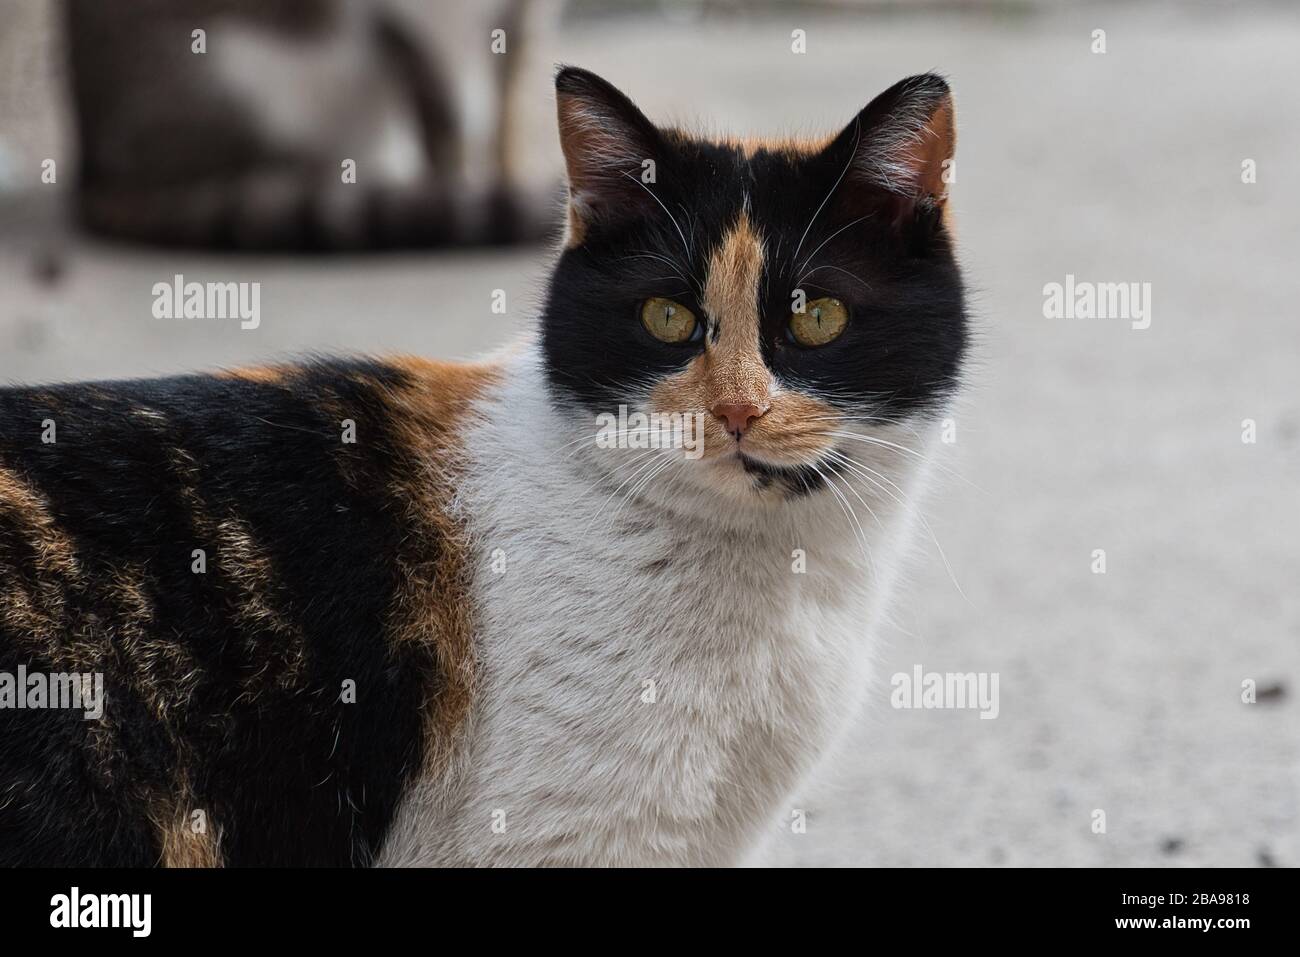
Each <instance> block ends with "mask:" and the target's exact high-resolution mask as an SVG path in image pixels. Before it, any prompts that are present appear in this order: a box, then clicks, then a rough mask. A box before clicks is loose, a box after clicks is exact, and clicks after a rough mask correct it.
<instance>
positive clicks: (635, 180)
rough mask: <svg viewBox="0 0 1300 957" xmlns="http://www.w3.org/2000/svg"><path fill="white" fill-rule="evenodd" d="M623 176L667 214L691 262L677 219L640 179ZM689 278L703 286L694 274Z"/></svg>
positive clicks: (687, 245)
mask: <svg viewBox="0 0 1300 957" xmlns="http://www.w3.org/2000/svg"><path fill="white" fill-rule="evenodd" d="M623 175H624V176H626V177H627V178H628V179H630V180H631V181H632V182H634V183H636V184H637V185H638V186H640V187H641V188H642V189H643V190H645V191H646V193H647V194H648V195H649V196H650V198H651V199H653V200H654V201H655V202H656V203H658V204H659V208H660V209H662V210H663V211H664V212H665V213H667V215H668V218H669V219H670V220H672V224H673V228H674V229H675V230H677V235H678V236H680V237H681V240H682V249H683V250H685V252H686V261H687V262H688V263H689V262H690V261H691V244H690V243H688V242H687V241H686V234H685V233H684V232H682V227H681V226H680V225H678V223H677V217H676V216H674V215H673V214H672V210H670V209H669V208H668V207H667V206H665V205H664V202H663V200H661V199H660V198H659V197H658V196H656V195H655V193H654V190H652V189H651V188H650V187H649V186H647V185H646V184H645V183H643V182H641V178H640V177H639V176H633V175H632V174H631V173H629V172H628V171H627V170H623ZM691 278H693V279H695V281H696V283H698V284H699V285H701V286H702V285H704V284H703V283H701V282H700V280H699V279H698V278H696V277H695V275H694V273H692V274H691Z"/></svg>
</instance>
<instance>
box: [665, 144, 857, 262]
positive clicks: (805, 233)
mask: <svg viewBox="0 0 1300 957" xmlns="http://www.w3.org/2000/svg"><path fill="white" fill-rule="evenodd" d="M861 138H862V120H861V119H858V118H855V119H854V121H853V149H851V150H850V151H849V161H848V162H847V163H845V164H844V169H842V170H841V171H840V175H839V176H838V177H837V178H836V180H835V183H834V185H832V186H831V190H830V192H829V193H827V194H826V198H825V199H823V200H822V201H821V204H820V205H819V206H818V207H817V209H816V210H814V211H813V214H812V219H810V220H808V225H807V226H806V227H804V231H803V235H802V236H800V237H799V245H797V246H795V247H794V253H793V254H792V255H791V256H790V260H791V262H793V261H794V260H796V259H798V258H799V250H801V249H803V244H804V240H806V239H807V238H808V231H809V230H811V229H812V228H813V223H815V222H817V217H818V216H820V215H821V212H822V210H823V209H824V208H825V206H826V204H827V203H828V202H830V199H831V197H832V196H834V195H835V191H836V190H837V189H839V188H840V183H841V182H843V180H844V177H845V176H846V175H847V174H848V172H849V170H850V169H852V168H853V160H854V159H855V158H856V157H857V155H858V141H859V140H860V139H861ZM652 195H653V194H652Z"/></svg>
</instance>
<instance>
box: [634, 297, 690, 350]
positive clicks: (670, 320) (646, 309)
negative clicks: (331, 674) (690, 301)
mask: <svg viewBox="0 0 1300 957" xmlns="http://www.w3.org/2000/svg"><path fill="white" fill-rule="evenodd" d="M641 324H642V325H644V326H645V327H646V328H647V329H648V330H650V335H652V336H654V337H655V338H656V339H658V340H659V341H660V342H687V341H688V340H689V339H690V338H691V336H693V335H694V334H695V325H696V320H695V313H693V312H691V311H690V310H689V309H687V308H686V307H685V306H683V305H682V304H681V303H676V302H673V301H672V300H671V299H659V298H654V299H647V300H646V301H645V302H644V303H642V305H641Z"/></svg>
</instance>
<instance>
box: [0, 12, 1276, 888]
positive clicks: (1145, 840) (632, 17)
mask: <svg viewBox="0 0 1300 957" xmlns="http://www.w3.org/2000/svg"><path fill="white" fill-rule="evenodd" d="M0 23H3V24H4V26H3V27H2V28H0V283H2V284H3V290H4V294H3V296H0V382H3V383H16V382H38V381H54V380H66V379H85V378H97V377H123V376H140V375H153V374H160V373H168V372H176V371H182V370H191V369H211V368H216V367H221V366H230V365H235V364H244V363H249V362H258V361H264V360H266V359H269V358H273V357H285V356H292V355H294V354H300V353H303V352H306V351H364V352H370V353H383V352H390V351H405V352H415V353H421V354H424V355H429V356H438V357H452V358H455V357H469V356H472V355H474V354H476V353H478V352H480V351H483V350H486V349H490V348H493V347H495V346H497V345H499V344H501V343H503V342H505V341H507V340H508V339H509V338H510V337H512V336H514V335H517V334H519V333H520V332H522V331H524V330H526V329H527V328H528V326H529V323H530V317H531V316H532V315H533V314H534V312H535V307H536V304H537V302H538V300H539V297H540V292H541V288H542V283H543V282H544V281H545V277H546V273H547V269H548V264H549V263H550V262H551V261H552V259H553V257H554V254H555V243H556V240H555V238H554V230H555V227H556V223H557V221H558V214H559V205H558V196H559V195H560V194H559V192H558V190H559V184H560V182H561V173H562V169H561V163H560V156H559V151H558V144H557V140H556V136H555V133H554V130H553V123H554V104H553V93H552V89H551V79H550V78H551V74H552V72H553V69H554V64H555V63H557V62H565V63H573V64H577V65H580V66H584V67H587V68H589V69H592V70H595V71H596V72H598V73H601V74H602V75H604V76H605V77H607V78H608V79H610V80H611V81H612V82H614V83H615V84H616V85H618V86H619V87H621V88H622V89H623V90H625V91H626V92H627V93H628V94H629V95H630V96H632V98H633V99H634V100H636V101H637V102H638V103H639V104H640V105H641V106H642V108H643V109H645V110H646V111H647V113H648V114H649V115H650V116H651V117H652V118H654V119H656V120H659V121H675V122H688V123H691V124H693V125H695V126H697V127H703V128H705V129H710V130H716V131H719V132H724V131H726V132H735V133H746V134H749V133H757V134H764V133H782V132H807V133H820V132H831V131H835V130H838V129H840V128H841V127H842V126H843V125H844V124H845V123H846V122H848V120H849V119H850V118H851V117H852V116H853V115H854V113H855V112H856V111H857V110H858V109H859V108H861V107H862V106H863V105H864V104H865V103H866V102H867V101H868V100H869V99H871V97H872V96H874V95H875V94H876V93H878V92H880V91H881V90H883V89H884V88H886V87H887V86H889V85H890V84H892V83H893V82H895V81H896V80H898V79H900V78H901V77H903V76H906V75H909V74H913V73H918V72H922V71H926V70H937V71H939V72H941V73H943V74H945V75H946V76H947V77H948V79H949V81H950V83H951V85H952V87H953V90H954V92H955V95H956V100H957V109H958V126H959V137H958V143H959V146H958V150H957V177H956V182H955V184H954V185H953V189H952V197H953V199H952V203H953V206H954V212H955V217H956V228H957V234H958V239H959V243H960V247H961V258H962V260H963V263H964V265H965V267H966V270H967V275H968V278H969V282H970V285H971V290H972V305H973V310H974V313H975V318H976V322H977V327H978V335H979V342H978V345H977V352H976V356H975V360H974V361H973V363H972V365H971V369H970V380H971V387H970V389H969V390H968V394H967V396H966V398H965V400H964V403H963V405H962V406H961V408H960V409H959V412H958V415H957V417H956V439H957V440H956V442H955V443H953V444H951V445H949V446H943V447H942V454H943V456H944V457H945V461H944V462H943V467H944V469H943V470H944V473H945V474H944V477H943V478H942V479H941V481H940V483H939V486H940V487H939V488H938V489H937V491H936V494H934V495H933V496H932V498H931V500H930V502H929V504H928V507H927V510H926V516H927V519H928V522H929V525H930V527H931V529H932V530H933V537H931V536H930V535H928V534H926V533H925V532H924V530H922V535H921V539H920V542H919V545H918V549H917V554H916V557H915V560H914V562H913V567H912V570H911V574H910V576H909V577H908V581H907V584H906V587H905V588H904V590H903V592H902V594H901V595H900V601H899V602H898V604H897V610H896V614H895V616H894V617H895V621H894V623H893V624H892V625H891V626H890V627H889V629H888V630H887V633H886V634H885V635H884V636H883V637H884V645H883V648H882V651H881V654H880V672H879V682H878V687H877V688H874V689H873V693H872V696H871V697H872V706H871V707H870V709H869V710H868V712H867V713H866V714H865V715H864V716H863V717H862V720H861V721H860V722H859V725H858V727H857V729H856V730H855V733H854V734H853V735H852V737H851V739H850V740H849V741H847V742H846V743H845V747H844V748H843V749H842V750H841V751H840V752H839V753H838V754H837V755H836V756H835V757H834V759H833V760H831V761H829V762H828V763H827V766H826V767H825V769H824V771H823V773H821V774H820V775H819V776H818V779H817V780H816V781H815V782H810V783H809V785H808V787H807V788H806V790H805V792H804V793H801V794H800V795H798V798H797V800H798V805H797V806H799V807H801V809H803V810H805V811H806V812H807V814H808V827H807V831H806V833H799V834H796V833H791V832H790V830H789V829H788V827H784V828H783V827H780V826H779V825H777V824H774V825H773V837H774V840H773V843H772V846H771V848H770V849H769V850H768V852H767V853H766V854H765V855H764V857H763V860H764V861H765V862H768V863H775V864H792V865H820V864H844V865H855V864H871V865H917V864H926V865H936V864H937V865H1002V864H1006V865H1138V864H1169V865H1187V866H1197V865H1199V866H1205V865H1246V866H1255V865H1258V866H1272V865H1283V866H1295V865H1297V864H1300V753H1298V751H1300V733H1298V732H1300V707H1298V705H1297V701H1296V694H1297V690H1298V688H1297V682H1298V680H1300V598H1298V597H1297V592H1296V587H1295V586H1296V583H1297V580H1298V579H1300V574H1298V573H1300V554H1298V552H1297V547H1296V542H1297V540H1300V508H1298V507H1297V505H1298V503H1297V490H1298V489H1300V482H1298V480H1300V388H1297V382H1298V381H1300V376H1298V374H1297V373H1298V371H1300V317H1298V316H1297V314H1296V313H1297V309H1296V305H1295V303H1296V291H1295V276H1296V265H1295V264H1296V261H1297V258H1298V256H1300V230H1298V229H1297V226H1296V216H1297V210H1298V209H1300V204H1297V199H1300V187H1298V186H1297V172H1298V170H1297V158H1298V157H1300V124H1297V119H1300V60H1297V57H1296V50H1297V49H1300V8H1297V6H1296V5H1295V4H1293V3H1282V2H1278V3H1267V2H1256V3H1249V2H1239V3H1183V4H1175V3H1164V2H1130V3H1113V4H1112V3H1097V4H1087V3H1066V2H1064V0H1062V2H1049V0H1008V2H979V0H971V2H957V0H948V2H938V3H929V2H918V3H904V2H872V0H841V2H825V3H812V4H804V3H775V2H773V3H755V4H750V3H740V2H684V0H683V2H670V0H663V2H658V3H648V2H645V3H642V2H598V0H573V2H569V3H565V2H562V0H546V2H543V0H536V2H531V3H529V2H519V0H501V2H470V0H457V2H453V0H430V2H423V3H421V2H415V0H393V2H389V3H378V2H376V3H361V2H347V3H344V2H339V3H328V2H323V0H321V2H270V0H267V2H261V3H257V2H240V0H210V2H209V0H167V2H164V0H113V2H102V3H101V2H79V0H72V2H71V3H69V4H63V3H54V2H40V0H0ZM195 30H201V31H202V34H201V36H199V35H195V34H194V31H195ZM498 30H499V31H504V32H503V33H500V34H497V33H495V32H494V31H498ZM795 31H803V33H802V36H803V38H804V42H805V43H806V52H802V53H798V52H795V50H794V49H793V48H792V47H793V46H795V45H797V41H796V36H797V35H796V33H795ZM1096 31H1104V33H1103V34H1102V35H1100V36H1099V35H1098V34H1097V32H1096ZM1099 39H1100V40H1101V41H1102V43H1103V44H1104V51H1105V52H1101V51H1100V50H1099V49H1098V40H1099ZM200 40H201V41H202V45H203V46H204V49H203V51H202V52H199V51H198V50H197V49H196V47H195V44H196V43H199V42H200ZM502 43H504V46H501V44H502ZM494 44H495V45H496V47H497V48H496V49H495V50H494ZM346 160H351V161H352V162H353V163H354V169H355V180H356V181H355V182H352V183H349V182H344V181H343V170H344V165H343V164H344V162H345V161H346ZM1247 161H1251V162H1247ZM1246 169H1250V170H1253V177H1252V176H1250V175H1244V174H1243V171H1244V170H1246ZM1252 178H1253V181H1246V180H1249V179H1252ZM175 274H183V275H184V276H185V277H186V279H187V280H197V281H221V282H226V281H257V282H260V283H261V286H262V292H261V297H262V298H261V322H260V325H259V327H258V328H257V329H255V330H242V329H240V327H239V324H238V323H228V322H212V321H202V320H199V321H180V320H159V319H155V318H153V315H152V311H151V307H152V304H153V294H152V292H151V290H152V287H153V285H154V283H156V282H160V281H161V282H170V281H171V280H172V277H173V276H174V275H175ZM1067 274H1072V275H1074V276H1076V277H1078V278H1079V279H1081V280H1090V281H1096V282H1142V283H1150V284H1151V290H1152V297H1151V325H1150V328H1148V329H1144V330H1138V329H1133V328H1131V325H1130V323H1129V322H1128V321H1125V320H1104V319H1048V318H1045V316H1044V310H1043V300H1044V288H1043V287H1044V286H1045V285H1046V284H1048V283H1053V282H1064V281H1065V277H1066V275H1067ZM496 290H504V291H505V293H506V303H507V309H506V312H505V314H499V313H495V312H493V310H492V303H493V301H494V299H493V297H494V291H496ZM1246 420H1250V422H1251V423H1253V428H1254V441H1253V442H1247V441H1243V433H1244V432H1245V433H1248V432H1249V431H1250V427H1249V426H1248V425H1246V424H1244V423H1245V422H1246ZM940 547H941V548H942V553H943V555H946V563H945V561H944V559H943V558H942V557H941V554H940ZM1097 549H1104V550H1105V553H1106V571H1105V573H1104V574H1097V573H1095V572H1094V570H1093V569H1094V567H1095V560H1094V557H1093V556H1094V551H1095V550H1097ZM949 569H950V570H949ZM958 586H960V587H958ZM917 664H920V665H922V666H923V668H924V669H925V670H926V671H938V672H971V671H973V672H996V673H998V674H999V675H1000V699H1001V700H1000V714H999V716H998V717H997V719H996V720H980V719H979V717H978V715H977V713H975V712H974V711H906V710H894V709H892V708H891V707H890V705H889V694H890V684H889V678H890V676H891V675H892V674H894V673H896V672H907V673H911V671H912V669H913V667H914V666H915V665H917ZM1247 681H1250V682H1254V687H1255V689H1256V695H1255V701H1254V703H1245V702H1243V700H1242V697H1243V691H1242V689H1243V682H1247ZM1097 810H1102V811H1104V812H1105V817H1106V829H1105V833H1096V832H1095V831H1094V827H1093V822H1094V820H1095V819H1096V818H1095V814H1094V812H1095V811H1097Z"/></svg>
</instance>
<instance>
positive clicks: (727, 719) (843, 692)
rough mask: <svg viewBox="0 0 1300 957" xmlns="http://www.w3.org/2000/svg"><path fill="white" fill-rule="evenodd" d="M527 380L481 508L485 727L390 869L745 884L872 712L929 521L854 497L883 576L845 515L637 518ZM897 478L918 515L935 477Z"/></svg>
mask: <svg viewBox="0 0 1300 957" xmlns="http://www.w3.org/2000/svg"><path fill="white" fill-rule="evenodd" d="M515 362H516V368H514V369H513V370H512V372H511V374H510V375H509V377H508V381H509V382H510V383H511V384H510V385H509V386H508V387H507V394H506V395H504V396H502V397H501V398H500V399H498V400H495V401H494V402H493V404H492V406H491V407H490V408H489V410H488V415H487V421H486V422H485V423H484V425H483V426H482V427H481V428H480V429H479V430H478V431H477V432H476V433H475V435H474V436H473V438H472V440H471V443H470V451H471V454H472V456H473V458H474V462H475V465H474V471H473V478H472V480H471V481H470V482H469V483H468V484H467V487H466V488H465V489H464V491H463V495H462V501H461V505H462V507H463V508H464V510H465V513H466V515H467V516H468V519H469V523H470V528H471V531H472V534H473V547H474V549H475V554H474V556H473V563H474V566H475V568H476V573H475V574H476V581H475V595H476V599H477V615H478V626H479V631H478V635H477V641H478V646H479V650H480V655H481V662H482V669H483V672H482V683H481V686H480V693H479V695H478V698H477V701H476V704H475V706H474V712H473V718H472V727H471V729H470V732H469V738H468V741H467V744H466V747H465V749H464V753H463V755H462V759H461V761H460V762H458V767H457V771H456V773H455V774H454V775H452V777H451V779H450V780H449V781H448V782H447V783H446V784H445V785H443V784H442V783H436V784H435V783H434V782H428V783H427V785H426V786H423V787H419V788H416V789H415V790H414V791H413V793H412V794H411V795H410V796H409V797H408V798H407V799H406V801H405V802H404V804H403V806H402V808H401V809H400V811H399V814H398V818H397V820H396V822H395V824H394V827H393V829H392V832H391V833H390V836H389V839H388V841H387V842H386V844H385V847H384V849H383V853H382V855H381V858H380V863H381V864H444V863H447V864H522V865H533V864H546V863H552V864H645V865H654V864H678V865H693V864H731V863H736V862H738V861H739V860H740V859H741V858H742V857H743V855H744V854H745V853H746V852H747V851H748V850H749V849H751V848H752V847H753V845H754V844H755V842H756V841H758V840H759V839H760V838H761V836H762V834H763V832H764V831H765V830H767V829H768V828H769V827H772V826H774V825H775V822H776V820H777V818H778V816H782V817H786V818H788V814H789V812H788V809H786V808H785V807H784V806H783V801H784V800H785V799H786V798H787V796H788V795H789V794H790V792H791V790H792V789H793V788H794V787H795V786H796V785H797V784H798V782H799V780H800V779H801V777H802V776H803V775H804V774H805V773H806V772H807V771H808V770H809V769H810V768H811V767H812V766H813V765H814V764H815V762H816V761H817V760H818V759H819V758H820V757H821V756H822V755H823V754H824V752H825V751H826V750H827V749H828V748H829V747H830V746H831V745H832V744H833V742H834V740H835V738H836V737H837V735H838V734H839V733H840V732H841V731H842V730H843V729H844V728H845V727H846V726H847V725H848V724H849V723H850V722H851V721H852V719H853V718H854V716H855V715H856V713H857V711H858V710H859V706H860V704H861V699H862V697H863V695H864V693H865V692H866V690H867V687H868V681H869V677H870V666H871V657H872V641H873V630H874V625H875V622H876V620H877V618H878V617H879V615H880V612H881V606H882V604H883V602H884V601H885V599H886V597H887V593H888V591H889V585H890V582H891V580H892V578H893V572H894V569H895V568H896V567H897V565H898V558H899V555H898V552H899V549H900V548H901V547H902V545H903V541H904V539H905V533H906V525H907V524H908V519H909V515H908V512H909V510H908V509H906V508H904V507H902V505H901V503H899V502H894V501H892V500H891V499H889V498H886V497H885V496H883V495H881V494H880V493H879V492H878V490H868V489H865V488H861V487H858V488H856V494H858V495H861V497H862V499H865V500H866V502H869V503H871V509H872V511H873V512H874V513H875V516H876V518H875V519H874V520H873V519H869V518H867V517H866V515H865V514H864V515H863V516H862V519H863V524H862V530H863V532H864V533H865V537H866V540H867V543H868V545H869V548H870V554H871V563H872V566H873V570H872V571H870V572H869V571H868V570H867V568H866V562H865V561H864V559H863V552H862V550H861V545H860V544H859V541H858V538H857V537H855V532H856V526H855V525H854V524H853V523H852V522H851V521H850V520H849V519H848V518H847V517H846V515H845V514H844V512H843V511H841V509H840V507H839V504H838V503H837V499H836V497H835V496H832V495H829V494H826V493H825V492H822V493H819V494H816V495H814V496H811V497H809V498H806V499H799V500H795V501H793V502H791V503H790V505H789V506H788V507H784V506H777V507H775V508H773V509H772V510H771V511H770V512H765V513H763V514H762V515H761V516H754V517H752V518H751V519H750V520H747V521H736V522H728V521H723V520H720V513H719V512H718V509H720V508H730V507H732V506H724V505H720V504H719V503H716V502H701V503H696V502H686V503H680V502H672V501H670V500H667V499H665V500H664V501H661V502H656V501H654V498H655V495H654V493H653V492H651V494H650V501H649V502H647V503H641V502H637V503H628V504H623V503H622V493H619V494H617V495H613V496H612V497H611V493H613V492H614V490H615V488H616V487H617V485H618V482H617V481H615V482H613V483H610V484H600V483H597V482H595V481H593V479H592V477H591V476H590V475H587V477H586V480H583V478H582V476H584V471H583V466H582V465H581V464H580V462H581V461H582V456H581V455H580V454H579V455H574V454H572V452H573V449H574V447H575V445H574V444H573V443H575V440H576V441H577V442H581V436H582V434H583V433H582V431H581V426H578V427H575V424H574V423H573V422H572V421H567V420H565V419H562V418H561V417H559V416H558V415H557V413H555V412H553V411H549V409H550V407H549V405H548V404H547V403H546V402H545V401H544V393H543V391H542V386H541V382H540V376H539V375H538V373H537V372H536V369H535V365H534V363H533V362H532V361H531V360H530V359H528V358H526V357H522V358H520V359H518V360H515ZM543 410H546V411H543ZM591 431H594V427H593V428H592V429H591ZM859 458H861V456H859ZM891 462H893V463H894V467H893V468H892V469H891V475H890V478H891V480H892V481H893V482H895V483H897V484H898V486H899V487H900V490H901V491H907V492H908V494H913V493H914V491H915V489H914V488H913V489H909V484H912V485H913V486H914V484H915V482H916V481H918V475H917V473H919V472H920V471H921V470H919V469H915V468H913V469H910V470H907V474H903V473H900V470H899V468H898V467H897V459H896V457H895V458H894V459H892V460H891ZM692 465H696V466H698V463H683V466H684V467H691V466H692ZM909 476H910V477H909ZM665 484H666V486H667V487H670V484H669V483H665ZM625 491H626V489H624V492H625ZM871 491H876V494H875V495H871ZM845 493H846V497H847V501H848V502H850V503H852V504H855V505H857V508H856V509H855V511H858V512H859V513H862V512H864V509H863V508H862V505H861V504H858V503H859V501H860V500H859V499H857V498H855V497H854V495H852V494H850V490H849V489H848V488H847V487H846V488H845ZM665 494H670V493H669V492H666V493H665ZM863 504H865V503H863ZM620 506H621V507H620ZM678 506H680V508H679V507H678ZM800 555H802V560H801V558H800Z"/></svg>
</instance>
